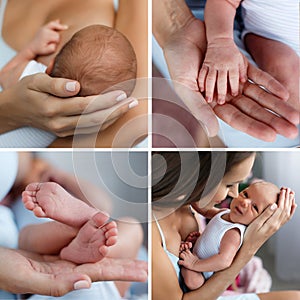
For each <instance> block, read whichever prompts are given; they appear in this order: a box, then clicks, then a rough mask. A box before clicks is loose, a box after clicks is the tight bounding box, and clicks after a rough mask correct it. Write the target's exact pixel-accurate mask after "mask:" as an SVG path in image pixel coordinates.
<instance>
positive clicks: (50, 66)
mask: <svg viewBox="0 0 300 300" xmlns="http://www.w3.org/2000/svg"><path fill="white" fill-rule="evenodd" d="M53 66H54V58H53V59H51V61H50V63H49V65H48V67H47V69H46V74H48V75H50V74H51V72H52V69H53Z"/></svg>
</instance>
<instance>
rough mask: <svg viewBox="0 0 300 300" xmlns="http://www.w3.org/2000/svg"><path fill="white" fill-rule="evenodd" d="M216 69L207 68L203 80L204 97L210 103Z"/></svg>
mask: <svg viewBox="0 0 300 300" xmlns="http://www.w3.org/2000/svg"><path fill="white" fill-rule="evenodd" d="M216 78H217V71H216V70H214V69H209V70H208V74H207V76H206V80H205V99H206V101H207V102H208V103H211V102H212V100H213V97H214V90H215V85H216Z"/></svg>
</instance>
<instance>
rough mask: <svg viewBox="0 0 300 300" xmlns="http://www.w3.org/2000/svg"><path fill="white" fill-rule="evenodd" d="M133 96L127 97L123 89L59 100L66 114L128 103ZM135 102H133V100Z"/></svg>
mask: <svg viewBox="0 0 300 300" xmlns="http://www.w3.org/2000/svg"><path fill="white" fill-rule="evenodd" d="M135 100H136V99H135V98H132V97H130V98H127V96H126V94H125V93H124V92H123V91H113V92H109V93H106V94H102V95H95V96H87V97H73V98H70V99H66V100H64V101H61V102H60V106H61V108H60V109H61V110H62V111H64V112H65V114H64V115H66V116H72V115H73V116H75V115H81V114H90V113H93V112H95V111H99V110H106V109H109V108H112V107H115V106H116V105H128V106H129V104H130V103H132V102H134V101H135ZM134 103H135V102H134Z"/></svg>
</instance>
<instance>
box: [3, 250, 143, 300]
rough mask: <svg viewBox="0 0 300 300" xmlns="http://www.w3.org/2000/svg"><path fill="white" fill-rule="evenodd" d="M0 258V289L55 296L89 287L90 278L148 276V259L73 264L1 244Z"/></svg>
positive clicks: (122, 278)
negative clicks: (8, 247)
mask: <svg viewBox="0 0 300 300" xmlns="http://www.w3.org/2000/svg"><path fill="white" fill-rule="evenodd" d="M0 261H1V265H0V289H2V290H6V291H9V292H12V293H18V294H25V293H31V294H40V295H49V296H55V297H57V296H62V295H64V294H66V293H68V292H70V291H73V290H78V289H83V288H89V287H90V285H91V282H92V281H93V282H96V281H111V280H123V281H145V280H146V279H147V263H146V262H143V261H135V260H129V259H112V258H105V259H103V260H101V261H99V262H97V263H89V264H82V265H75V264H74V263H71V262H68V261H64V260H60V259H59V258H58V257H56V256H42V255H37V254H33V253H30V252H26V251H18V250H13V249H7V248H1V247H0ZM16 270H18V272H16Z"/></svg>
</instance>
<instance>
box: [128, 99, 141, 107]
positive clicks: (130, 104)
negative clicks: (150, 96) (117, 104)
mask: <svg viewBox="0 0 300 300" xmlns="http://www.w3.org/2000/svg"><path fill="white" fill-rule="evenodd" d="M138 104H139V102H138V101H137V100H133V101H132V102H130V103H129V105H128V107H129V108H133V107H135V106H137V105H138Z"/></svg>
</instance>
